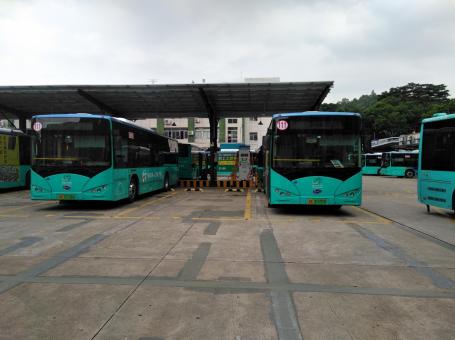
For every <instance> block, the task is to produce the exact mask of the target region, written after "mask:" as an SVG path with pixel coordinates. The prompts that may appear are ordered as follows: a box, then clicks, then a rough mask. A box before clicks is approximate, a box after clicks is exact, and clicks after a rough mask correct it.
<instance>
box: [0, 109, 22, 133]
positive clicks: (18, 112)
mask: <svg viewBox="0 0 455 340" xmlns="http://www.w3.org/2000/svg"><path fill="white" fill-rule="evenodd" d="M0 113H2V114H3V116H4V117H5V119H6V120H7V121H8V122H9V123H10V124H11V125H12V126H14V128H15V129H17V127H16V124H14V121H13V120H11V119H10V118H9V117H8V116H7V113H11V114H13V115H15V116H17V118H19V123H20V122H21V119H24V120H25V119H26V117H27V114H26V113H25V112H23V111H21V110H18V109H15V108H12V107H10V106H7V105H3V104H0ZM23 131H24V132H25V128H24V130H23Z"/></svg>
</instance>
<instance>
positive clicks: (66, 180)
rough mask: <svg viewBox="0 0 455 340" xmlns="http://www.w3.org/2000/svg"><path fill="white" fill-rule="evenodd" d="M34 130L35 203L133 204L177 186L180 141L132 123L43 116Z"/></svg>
mask: <svg viewBox="0 0 455 340" xmlns="http://www.w3.org/2000/svg"><path fill="white" fill-rule="evenodd" d="M32 130H33V134H34V135H33V142H32V166H31V169H32V170H31V171H32V176H31V189H30V193H31V198H32V199H34V200H59V201H65V200H100V201H118V200H122V199H127V200H128V201H130V202H132V201H134V200H135V199H136V198H137V196H138V195H140V194H144V193H148V192H151V191H156V190H168V189H169V187H170V186H173V185H176V183H177V180H178V165H177V162H178V143H177V141H175V140H173V139H169V138H166V137H163V136H161V135H158V134H156V133H154V132H152V131H151V130H148V129H145V128H143V127H140V126H138V125H136V124H134V123H133V122H130V121H128V120H126V119H123V118H114V117H110V116H104V115H92V114H84V113H78V114H51V115H38V116H34V117H33V119H32Z"/></svg>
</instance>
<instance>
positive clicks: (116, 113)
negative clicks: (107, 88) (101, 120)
mask: <svg viewBox="0 0 455 340" xmlns="http://www.w3.org/2000/svg"><path fill="white" fill-rule="evenodd" d="M77 93H78V94H79V95H80V96H81V97H82V98H84V99H86V100H87V101H89V102H90V103H92V104H93V105H95V106H97V107H98V108H99V109H100V110H101V112H103V113H109V114H111V115H114V116H120V117H122V115H121V114H120V112H119V111H117V110H116V109H114V108H112V107H110V106H109V105H107V104H105V103H103V102H102V101H101V100H99V99H96V98H95V97H93V96H92V95H90V94H88V93H87V92H85V91H84V90H81V89H78V90H77Z"/></svg>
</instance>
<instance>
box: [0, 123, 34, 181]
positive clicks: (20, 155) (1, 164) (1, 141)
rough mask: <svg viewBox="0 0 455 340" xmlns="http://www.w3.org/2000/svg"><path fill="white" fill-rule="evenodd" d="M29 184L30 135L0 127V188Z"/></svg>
mask: <svg viewBox="0 0 455 340" xmlns="http://www.w3.org/2000/svg"><path fill="white" fill-rule="evenodd" d="M29 185H30V137H29V136H28V135H27V134H26V133H24V132H22V131H21V130H16V129H4V128H0V189H11V188H18V187H29Z"/></svg>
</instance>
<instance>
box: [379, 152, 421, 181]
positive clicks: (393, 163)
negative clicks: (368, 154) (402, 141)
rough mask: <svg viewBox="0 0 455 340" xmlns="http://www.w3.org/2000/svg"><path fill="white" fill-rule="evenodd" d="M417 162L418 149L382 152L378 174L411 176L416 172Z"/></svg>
mask: <svg viewBox="0 0 455 340" xmlns="http://www.w3.org/2000/svg"><path fill="white" fill-rule="evenodd" d="M418 163H419V151H418V150H415V151H390V152H384V153H383V154H382V163H381V168H380V169H379V175H381V176H395V177H406V178H413V177H414V176H415V175H416V174H417V170H418Z"/></svg>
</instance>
